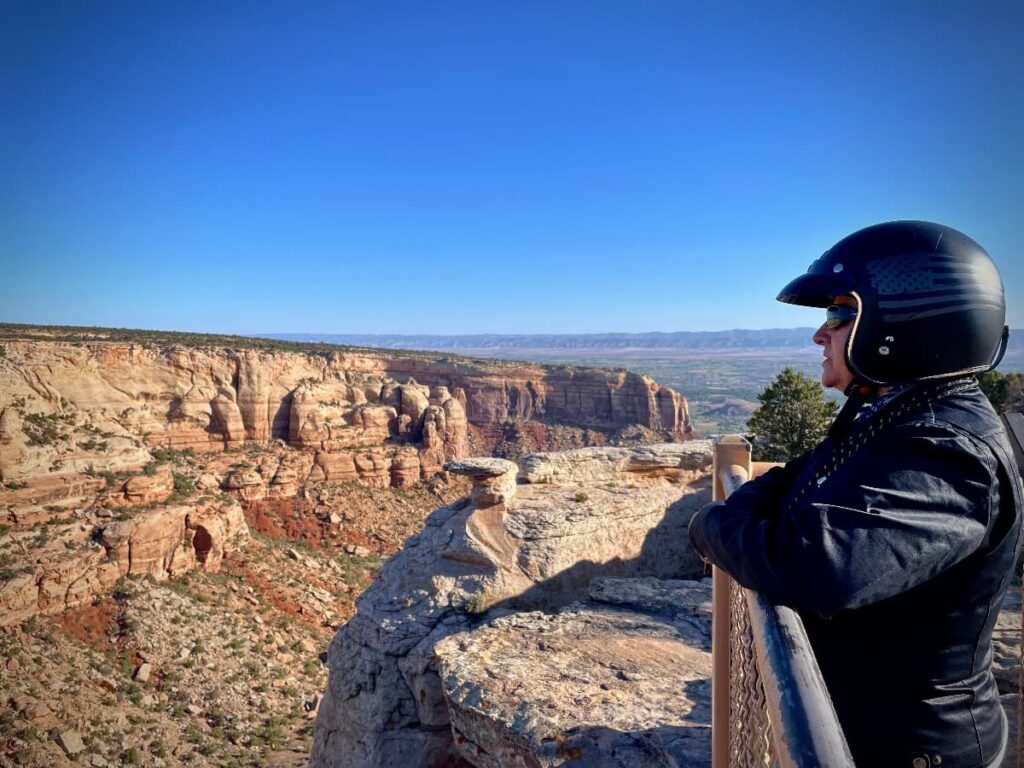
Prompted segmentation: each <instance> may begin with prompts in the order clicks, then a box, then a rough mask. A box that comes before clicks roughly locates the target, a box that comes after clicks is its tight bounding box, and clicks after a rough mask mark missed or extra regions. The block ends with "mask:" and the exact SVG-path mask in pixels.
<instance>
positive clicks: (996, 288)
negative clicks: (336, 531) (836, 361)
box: [778, 221, 1009, 386]
mask: <svg viewBox="0 0 1024 768" xmlns="http://www.w3.org/2000/svg"><path fill="white" fill-rule="evenodd" d="M841 294H849V295H851V296H853V297H854V298H855V299H856V300H857V304H858V315H857V318H856V320H855V321H854V325H853V328H852V329H851V330H850V337H849V339H848V340H847V343H846V363H847V365H848V366H849V368H850V370H851V371H852V372H853V374H854V376H855V377H856V378H857V379H858V380H860V381H862V382H867V383H870V384H873V385H876V386H881V385H886V384H897V383H901V382H909V381H918V380H921V379H937V378H945V377H951V376H960V375H965V374H969V373H977V372H979V371H986V370H989V369H991V368H994V367H995V366H996V364H998V362H999V360H1000V359H1001V358H1002V355H1003V352H1004V351H1005V349H1006V340H1007V338H1008V334H1009V329H1008V328H1007V327H1006V326H1005V325H1004V324H1005V322H1006V302H1005V299H1004V297H1003V281H1002V280H1001V279H1000V277H999V272H998V271H997V270H996V266H995V264H993V263H992V259H991V258H989V255H988V254H987V253H985V250H984V249H983V248H982V247H981V246H980V245H978V244H977V243H976V242H974V241H973V240H971V238H969V237H967V235H965V234H963V233H962V232H958V231H957V230H955V229H951V228H950V227H944V226H942V225H941V224H932V223H930V222H927V221H891V222H888V223H886V224H876V225H875V226H873V227H867V228H866V229H861V230H858V231H857V232H854V233H853V234H852V235H849V236H847V237H845V238H843V239H842V240H840V241H839V242H838V243H836V244H835V245H834V246H832V247H831V248H830V249H829V250H827V251H825V253H824V254H822V256H821V258H819V259H818V260H817V261H815V262H814V263H813V264H811V266H810V267H809V268H808V269H807V273H806V274H804V275H801V276H800V277H798V278H796V279H795V280H793V281H792V282H790V283H789V285H787V286H786V287H785V288H783V289H782V291H780V292H779V295H778V300H779V301H783V302H785V303H787V304H802V305H804V306H810V307H827V306H828V305H829V304H831V303H832V301H833V299H834V298H835V297H836V296H839V295H841Z"/></svg>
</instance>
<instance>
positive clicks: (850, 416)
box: [828, 379, 878, 440]
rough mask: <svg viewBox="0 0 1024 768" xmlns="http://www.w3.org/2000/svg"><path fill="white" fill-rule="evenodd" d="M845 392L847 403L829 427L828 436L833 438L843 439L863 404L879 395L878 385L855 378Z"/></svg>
mask: <svg viewBox="0 0 1024 768" xmlns="http://www.w3.org/2000/svg"><path fill="white" fill-rule="evenodd" d="M843 394H845V395H846V403H845V404H844V405H843V407H842V409H841V410H840V411H839V414H838V415H837V416H836V419H835V421H833V422H832V426H831V427H829V429H828V436H829V437H831V438H832V439H833V440H842V439H843V438H844V437H846V436H847V435H848V434H849V433H850V427H852V426H853V420H854V419H855V418H856V416H857V412H858V411H860V408H861V406H862V405H864V403H867V402H870V401H871V400H874V399H875V398H876V397H878V386H877V385H875V384H869V383H867V382H864V381H858V380H856V379H855V380H854V381H853V382H851V383H850V386H848V387H847V388H846V390H845V392H844V393H843Z"/></svg>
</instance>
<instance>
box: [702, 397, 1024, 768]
mask: <svg viewBox="0 0 1024 768" xmlns="http://www.w3.org/2000/svg"><path fill="white" fill-rule="evenodd" d="M1022 497H1024V493H1022V489H1021V479H1020V475H1019V473H1018V470H1017V467H1016V464H1015V462H1014V460H1013V454H1012V450H1011V448H1010V445H1009V442H1008V440H1007V437H1006V433H1005V430H1004V429H1003V426H1002V424H1001V422H1000V421H999V418H998V417H997V416H996V414H995V413H994V412H993V410H992V408H991V406H990V405H989V403H988V400H986V398H985V397H984V395H982V393H981V391H980V390H979V389H978V387H977V384H976V382H975V381H974V380H973V379H960V380H956V381H952V382H944V383H940V384H934V383H933V384H919V385H916V386H914V387H912V388H910V389H908V390H907V391H905V392H903V393H901V394H900V395H899V396H897V397H896V398H894V399H893V400H892V401H891V402H889V403H887V404H886V405H885V406H883V407H882V408H881V409H880V410H879V411H878V412H876V413H872V414H871V415H870V416H867V417H866V418H863V419H860V420H858V421H857V422H855V423H854V427H853V429H852V431H851V432H850V433H849V434H848V436H847V437H846V438H845V439H844V440H842V441H841V443H837V442H836V441H833V440H832V439H831V438H829V439H826V440H825V441H824V442H823V443H822V444H821V445H819V446H818V447H817V448H816V449H814V450H813V451H811V452H810V453H808V454H805V455H804V456H801V457H800V458H798V459H795V460H793V461H791V462H789V463H788V464H786V466H785V467H780V468H776V469H772V470H770V471H768V472H767V473H765V474H764V475H763V476H761V477H759V478H757V479H755V480H753V481H751V482H749V483H747V484H745V485H744V486H743V487H741V488H740V489H739V490H738V491H737V492H736V493H734V494H733V495H732V496H731V497H730V498H729V499H728V501H726V502H725V503H720V504H715V505H712V506H710V507H708V508H706V509H704V510H702V511H701V512H700V513H698V514H697V515H696V516H695V517H694V519H693V522H692V524H691V527H690V539H691V542H692V543H693V546H694V547H695V548H696V549H697V551H698V552H700V553H701V554H702V555H703V556H704V557H705V558H706V559H708V560H710V561H711V562H713V563H715V564H716V565H718V566H719V567H721V568H723V569H724V570H725V571H727V572H728V573H730V574H732V576H733V577H734V578H735V579H736V580H737V581H738V582H739V583H740V584H742V585H744V586H745V587H748V588H750V589H754V590H757V591H758V592H761V593H762V594H764V595H765V596H767V597H768V598H769V599H771V600H773V601H775V602H777V603H779V604H783V605H788V606H790V607H792V608H794V609H795V610H797V611H798V612H799V613H800V615H801V617H802V618H803V621H804V625H805V626H806V628H807V634H808V636H809V638H810V640H811V644H812V646H813V648H814V652H815V655H816V657H817V659H818V663H819V664H820V666H821V671H822V674H823V675H824V677H825V682H826V684H827V685H828V689H829V692H830V694H831V696H832V700H833V703H834V704H835V707H836V712H837V714H838V715H839V721H840V723H841V724H842V726H843V730H844V732H845V734H846V738H847V741H848V743H849V745H850V749H851V751H852V753H853V756H854V759H855V761H856V763H857V765H858V766H871V767H872V768H873V767H874V766H890V765H891V766H900V767H901V768H913V767H914V766H915V765H916V766H920V765H925V764H927V765H931V766H933V767H934V766H937V765H941V766H942V768H962V767H969V768H976V767H977V766H987V765H989V764H990V763H991V762H992V761H993V759H995V758H996V757H997V755H998V754H999V751H1000V750H1001V749H1002V748H1003V746H1004V745H1005V741H1006V724H1005V718H1004V716H1003V713H1002V709H1001V706H1000V702H999V693H998V690H997V688H996V683H995V679H994V678H993V676H992V672H991V669H990V666H991V662H992V628H993V626H994V624H995V621H996V617H997V614H998V611H999V605H1000V602H1001V601H1002V598H1003V595H1004V594H1005V592H1006V588H1007V586H1008V584H1009V582H1010V578H1011V575H1012V570H1013V567H1014V563H1015V562H1016V558H1017V553H1018V551H1019V550H1020V547H1021V503H1022ZM922 758H923V759H924V760H926V761H927V763H923V762H921V759H922ZM915 759H916V760H917V762H916V763H915Z"/></svg>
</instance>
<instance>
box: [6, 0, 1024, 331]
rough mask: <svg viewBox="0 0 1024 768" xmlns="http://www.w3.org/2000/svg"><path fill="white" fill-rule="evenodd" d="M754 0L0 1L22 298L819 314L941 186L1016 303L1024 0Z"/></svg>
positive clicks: (210, 327) (254, 309)
mask: <svg viewBox="0 0 1024 768" xmlns="http://www.w3.org/2000/svg"><path fill="white" fill-rule="evenodd" d="M757 5H760V6H761V7H760V8H758V7H755V4H748V7H743V6H740V5H738V4H732V3H727V2H722V3H718V2H716V3H692V4H691V3H684V2H636V1H629V2H626V1H625V0H623V1H622V2H614V3H612V2H550V1H547V2H515V3H512V2H480V0H475V1H474V2H438V3H424V2H412V3H390V2H332V3H323V4H315V3H301V4H300V3H249V2H245V3H223V2H215V1H214V2H193V3H187V2H179V3H158V2H145V1H140V2H127V1H126V2H123V3H107V2H89V3H81V2H68V3H51V2H46V1H45V0H35V1H33V2H15V3H11V2H3V3H2V4H0V115H2V117H0V175H2V178H3V179H4V181H3V183H2V184H0V320H2V321H8V322H31V323H55V324H82V325H104V326H120V327H143V328H160V329H176V330H198V331H216V332H232V333H258V332H261V331H262V332H272V331H279V332H300V331H311V332H312V331H316V332H328V333H481V332H506V333H515V332H524V333H537V332H602V331H648V330H661V331H673V330H719V329H728V328H736V327H740V328H766V327H791V326H801V325H811V324H814V323H815V322H816V320H817V317H816V315H815V316H813V317H812V316H810V315H809V314H808V313H809V312H810V310H804V309H800V308H795V307H788V306H783V305H781V304H777V303H776V302H774V300H773V298H774V296H775V293H776V291H777V290H778V288H780V287H781V286H782V285H783V284H784V283H785V282H786V281H787V280H788V279H789V278H790V277H792V276H794V275H795V274H797V273H799V272H800V271H802V270H803V269H805V268H806V266H807V264H808V263H809V262H810V261H811V260H812V259H813V258H815V257H816V256H817V255H818V254H819V253H820V252H821V251H823V250H824V249H825V248H827V247H828V246H829V245H831V244H832V243H833V242H834V241H835V240H837V239H838V238H840V237H841V236H843V235H845V234H847V233H848V232H850V231H852V230H854V229H857V228H859V227H861V226H865V225H867V224H871V223H874V222H877V221H882V220H887V219H894V218H924V219H932V220H937V221H941V222H943V223H947V224H950V225H952V226H955V227H957V228H959V229H962V230H964V231H965V232H967V233H968V234H970V235H971V236H972V237H974V238H975V239H977V240H978V241H979V242H981V243H982V244H983V245H984V246H985V247H986V248H987V249H988V250H989V252H990V253H991V254H992V255H993V257H994V258H995V260H996V263H997V264H998V265H999V267H1000V269H1001V271H1002V273H1003V278H1004V282H1005V284H1006V288H1007V296H1008V303H1009V321H1010V323H1011V325H1013V326H1015V327H1020V326H1024V259H1022V258H1021V247H1022V243H1024V215H1022V214H1024V209H1022V207H1021V201H1024V141H1022V138H1024V46H1021V45H1020V43H1019V31H1020V29H1021V28H1024V4H1022V3H1020V2H1013V3H1011V2H1006V3H985V2H981V3H974V4H970V5H968V4H966V3H943V2H928V3H924V2H918V3H893V2H886V3H881V2H859V3H844V4H839V3H812V2H806V3H796V4H781V3H770V4H769V3H762V4H757ZM840 6H842V7H840Z"/></svg>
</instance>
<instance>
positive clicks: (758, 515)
mask: <svg viewBox="0 0 1024 768" xmlns="http://www.w3.org/2000/svg"><path fill="white" fill-rule="evenodd" d="M869 451H870V453H868V452H869ZM996 487H997V484H996V463H995V458H994V457H993V456H992V455H991V453H990V452H989V451H988V449H987V448H986V447H985V446H984V445H983V444H981V443H979V442H977V441H975V440H974V439H972V438H971V437H969V436H967V435H964V434H961V433H958V432H955V431H954V430H953V429H951V428H945V427H941V426H936V425H930V424H929V425H909V426H904V427H899V428H896V429H894V430H893V431H892V433H891V434H890V435H887V436H882V437H881V439H880V440H877V441H875V442H874V443H873V444H872V445H871V446H869V447H868V448H867V449H862V450H861V453H860V455H858V456H855V457H854V458H853V459H852V460H851V461H850V462H848V464H847V465H844V466H843V467H842V468H841V469H840V470H839V471H837V472H836V473H834V474H833V476H831V477H830V478H828V479H827V480H826V481H825V482H824V483H823V484H822V485H821V487H819V488H818V489H817V490H816V491H814V492H813V493H809V494H808V495H807V496H805V497H804V499H803V500H802V501H801V502H800V503H799V504H798V505H797V506H795V507H794V508H791V509H788V510H787V511H786V512H784V513H782V514H778V515H765V514H764V512H763V510H762V509H761V508H760V507H759V506H758V504H757V503H756V501H753V500H752V499H751V497H749V496H746V495H742V494H739V493H736V494H733V496H732V497H730V498H729V499H728V500H727V501H726V502H725V503H724V504H717V505H712V506H711V507H708V508H706V509H705V510H702V511H701V512H700V513H698V515H697V516H696V517H695V518H694V520H693V522H692V525H691V526H690V537H691V541H692V543H693V545H694V547H695V549H697V551H698V552H700V553H701V554H702V555H703V556H704V557H705V558H706V559H708V560H710V561H711V562H713V563H714V564H715V565H717V566H719V567H720V568H722V569H724V570H725V571H727V572H728V573H730V574H731V575H732V576H733V578H735V579H736V580H737V581H738V582H739V583H740V584H742V585H743V586H745V587H747V588H749V589H754V590H756V591H758V592H761V593H762V594H764V595H765V596H766V597H768V598H769V599H770V600H772V601H774V602H776V603H780V604H783V605H789V606H791V607H793V608H795V609H797V610H801V611H810V612H813V613H816V614H819V615H822V616H831V615H834V614H835V613H838V612H839V611H841V610H844V609H849V608H858V607H861V606H864V605H868V604H871V603H874V602H877V601H879V600H884V599H885V598H887V597H892V596H894V595H897V594H900V593H902V592H904V591H906V590H908V589H910V588H912V587H914V586H916V585H917V584H921V583H923V582H925V581H927V580H928V579H930V578H932V577H934V576H936V575H937V574H939V573H941V572H942V571H944V570H946V569H947V568H949V567H951V566H952V565H954V564H956V563H957V562H959V561H960V560H962V559H963V558H965V557H967V556H968V555H969V554H971V552H973V551H974V550H975V549H977V548H978V546H979V545H980V544H981V543H982V542H983V540H984V538H985V535H986V531H987V529H988V526H989V521H990V519H991V516H992V514H993V513H994V506H993V496H994V495H995V494H996V493H997V491H996V490H995V489H996ZM996 506H997V500H996Z"/></svg>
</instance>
